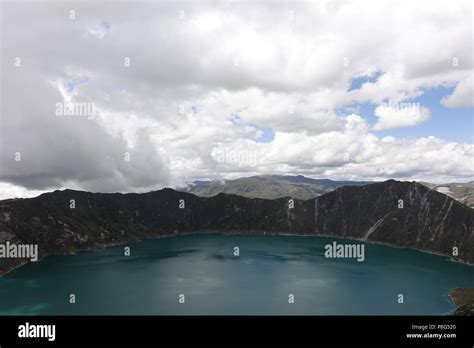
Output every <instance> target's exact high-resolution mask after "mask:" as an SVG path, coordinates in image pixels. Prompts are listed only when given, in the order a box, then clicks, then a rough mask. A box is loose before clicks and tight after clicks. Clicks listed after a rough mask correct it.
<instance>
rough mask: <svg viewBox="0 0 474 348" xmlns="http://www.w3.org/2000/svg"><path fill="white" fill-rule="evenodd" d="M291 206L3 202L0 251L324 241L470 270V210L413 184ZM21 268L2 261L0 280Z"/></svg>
mask: <svg viewBox="0 0 474 348" xmlns="http://www.w3.org/2000/svg"><path fill="white" fill-rule="evenodd" d="M290 199H291V198H289V197H287V198H279V199H274V200H267V199H260V198H246V197H242V196H237V195H232V194H224V193H220V194H218V195H216V196H213V197H198V196H195V195H193V194H190V193H186V192H179V191H175V190H172V189H163V190H160V191H153V192H149V193H143V194H134V193H131V194H121V193H113V194H104V193H90V192H84V191H73V190H64V191H54V192H50V193H45V194H42V195H40V196H38V197H35V198H30V199H10V200H5V201H1V202H0V243H5V242H6V241H10V242H11V243H17V244H38V248H39V254H40V258H42V257H45V256H47V255H50V254H69V253H74V252H77V251H80V250H89V249H99V248H103V247H105V246H108V245H114V244H122V243H127V242H130V241H134V240H139V239H144V238H150V237H159V236H171V235H176V234H180V233H195V232H208V231H213V232H222V233H262V234H263V233H271V234H295V235H314V236H318V235H325V236H334V237H340V238H348V239H356V240H364V241H369V242H377V243H383V244H389V245H393V246H397V247H406V248H414V249H419V250H423V251H427V252H434V253H438V254H442V255H446V256H449V257H450V258H452V259H454V260H457V261H461V262H469V263H474V232H473V222H474V210H473V209H471V208H469V207H467V206H465V205H463V204H460V203H459V202H457V201H455V200H453V199H452V198H450V197H448V196H446V195H444V194H442V193H439V192H436V191H433V190H430V189H429V188H428V187H426V186H423V185H421V184H418V183H416V182H398V181H395V180H389V181H385V182H380V183H374V184H369V185H365V186H344V187H341V188H338V189H336V190H335V191H332V192H329V193H326V194H324V195H322V196H320V197H316V198H312V199H308V200H298V199H294V200H291V201H290ZM71 200H73V201H71ZM400 200H402V202H403V208H400V202H401V201H400ZM73 203H74V204H73ZM73 205H75V206H74V207H73ZM453 247H457V248H458V249H459V255H458V256H456V255H454V256H453V252H452V251H453ZM25 262H28V260H25V259H5V258H3V259H2V258H0V274H2V273H6V272H8V271H9V270H11V269H13V268H15V267H17V266H19V265H20V264H22V263H25Z"/></svg>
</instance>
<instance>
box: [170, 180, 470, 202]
mask: <svg viewBox="0 0 474 348" xmlns="http://www.w3.org/2000/svg"><path fill="white" fill-rule="evenodd" d="M370 183H373V182H370V181H333V180H328V179H311V178H307V177H304V176H302V175H297V176H284V175H260V176H251V177H248V178H239V179H234V180H213V181H193V182H191V183H189V184H188V186H187V187H184V188H179V189H178V190H180V191H184V192H189V193H194V194H195V195H197V196H201V197H212V196H215V195H217V194H219V193H230V194H235V195H239V196H244V197H249V198H264V199H276V198H282V197H292V198H297V199H302V200H305V199H310V198H314V197H318V196H321V195H323V194H325V193H328V192H331V191H334V190H335V189H337V188H339V187H342V186H362V185H366V184H370ZM420 183H421V184H423V185H425V186H427V187H429V188H430V189H433V190H436V191H438V192H441V193H444V194H446V195H448V196H450V197H451V198H454V199H455V200H457V201H459V202H461V203H463V204H465V205H467V206H469V207H471V208H474V181H471V182H468V183H450V184H442V185H437V184H431V183H427V182H420Z"/></svg>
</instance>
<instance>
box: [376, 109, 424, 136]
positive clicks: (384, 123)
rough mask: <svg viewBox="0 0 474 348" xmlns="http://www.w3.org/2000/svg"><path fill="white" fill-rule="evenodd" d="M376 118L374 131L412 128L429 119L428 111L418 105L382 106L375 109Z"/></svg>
mask: <svg viewBox="0 0 474 348" xmlns="http://www.w3.org/2000/svg"><path fill="white" fill-rule="evenodd" d="M374 114H375V116H377V117H378V121H377V123H376V124H375V125H374V130H385V129H392V128H399V127H413V126H416V125H417V124H419V123H422V122H424V121H426V120H428V119H429V118H430V114H431V113H430V110H429V109H428V108H426V107H424V106H421V105H420V104H419V103H392V102H389V103H388V104H383V105H380V106H378V107H376V108H375V111H374Z"/></svg>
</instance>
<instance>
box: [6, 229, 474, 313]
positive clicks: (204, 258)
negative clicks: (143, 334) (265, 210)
mask: <svg viewBox="0 0 474 348" xmlns="http://www.w3.org/2000/svg"><path fill="white" fill-rule="evenodd" d="M334 240H335V241H337V242H338V243H360V242H354V241H347V240H338V239H333V238H323V237H294V236H291V237H290V236H250V235H219V234H201V235H186V236H177V237H169V238H159V239H152V240H146V241H142V242H138V243H133V244H129V245H128V246H129V247H130V249H131V250H130V251H131V255H130V256H128V257H127V256H124V246H123V245H122V246H115V247H110V248H107V249H105V250H102V251H94V252H81V253H79V254H77V255H69V256H50V257H47V258H46V259H44V260H42V261H41V262H37V263H29V264H27V265H25V266H23V267H20V268H18V269H17V270H15V271H13V272H12V273H10V274H8V275H6V276H4V277H1V278H0V314H3V315H35V314H318V315H319V314H320V315H328V314H329V315H331V314H338V315H340V314H447V313H449V312H451V311H452V310H453V309H455V307H454V305H453V304H452V302H451V301H450V299H449V297H448V293H449V291H450V290H451V289H452V288H455V287H464V286H473V285H474V267H470V266H466V265H463V264H458V263H453V262H449V261H447V259H446V258H445V257H442V256H436V255H431V254H426V253H421V252H418V251H415V250H407V249H396V248H391V247H387V246H382V245H374V244H372V245H371V244H365V261H364V262H357V260H356V259H328V258H325V256H324V251H325V249H324V246H325V245H326V244H328V243H332V242H333V241H334ZM236 246H237V247H239V249H240V256H238V257H236V256H234V247H236ZM71 293H73V294H75V296H76V303H75V304H70V303H69V295H70V294H71ZM180 294H183V295H184V300H185V303H179V301H178V299H179V295H180ZM289 294H293V295H294V303H289ZM398 294H403V297H404V303H403V304H399V303H398V301H397V299H398V297H397V296H398Z"/></svg>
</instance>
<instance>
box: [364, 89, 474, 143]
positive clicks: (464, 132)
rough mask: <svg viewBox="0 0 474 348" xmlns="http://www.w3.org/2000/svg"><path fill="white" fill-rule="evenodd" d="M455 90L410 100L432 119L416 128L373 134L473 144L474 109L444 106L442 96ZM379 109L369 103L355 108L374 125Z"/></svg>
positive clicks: (442, 90)
mask: <svg viewBox="0 0 474 348" xmlns="http://www.w3.org/2000/svg"><path fill="white" fill-rule="evenodd" d="M453 90H454V87H438V88H435V89H430V90H427V91H425V92H424V93H423V95H421V96H419V97H417V98H415V99H412V100H408V101H407V102H413V103H420V105H421V106H425V107H428V108H429V109H430V111H431V117H430V118H429V119H428V120H427V121H425V122H423V123H420V124H418V125H416V126H413V127H403V128H395V129H388V130H383V131H373V132H374V134H376V135H377V136H381V137H383V136H387V135H391V136H394V137H400V138H405V137H410V138H419V137H427V136H434V137H437V138H441V139H446V140H450V141H458V142H469V143H472V142H473V141H474V138H473V137H474V128H473V127H474V121H473V116H474V108H467V107H464V108H463V107H457V108H447V107H445V106H443V105H442V104H441V100H442V99H443V97H446V96H449V95H451V94H452V92H453ZM377 106H378V105H374V104H368V103H366V104H357V105H355V107H357V108H358V110H359V111H358V114H359V115H361V116H363V117H364V118H365V119H366V120H367V121H368V122H370V123H371V124H375V123H376V122H377V117H376V116H375V115H374V110H375V108H376V107H377Z"/></svg>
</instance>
